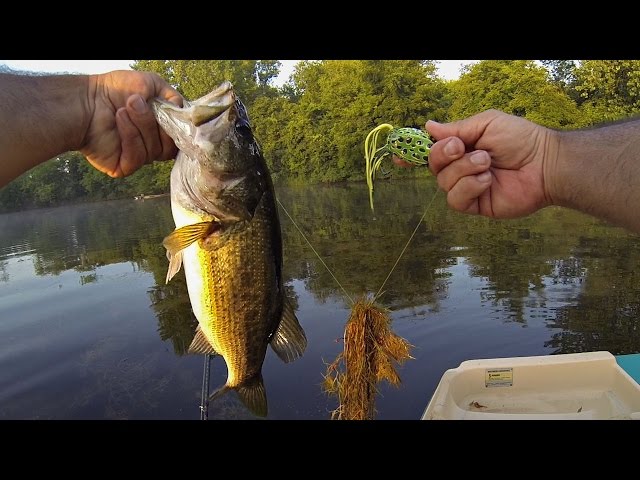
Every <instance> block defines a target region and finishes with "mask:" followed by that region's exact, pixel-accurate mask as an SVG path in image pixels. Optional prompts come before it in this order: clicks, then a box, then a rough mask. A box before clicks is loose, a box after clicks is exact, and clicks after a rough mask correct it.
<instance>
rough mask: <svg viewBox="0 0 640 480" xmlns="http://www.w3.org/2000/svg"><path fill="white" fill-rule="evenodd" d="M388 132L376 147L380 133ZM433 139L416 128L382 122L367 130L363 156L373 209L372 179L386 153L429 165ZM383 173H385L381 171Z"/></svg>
mask: <svg viewBox="0 0 640 480" xmlns="http://www.w3.org/2000/svg"><path fill="white" fill-rule="evenodd" d="M384 132H389V134H388V135H387V141H386V142H385V144H384V145H382V146H381V147H378V137H379V136H380V134H381V133H384ZM431 145H433V140H431V138H430V137H429V134H428V133H426V132H424V131H423V130H420V129H418V128H411V127H403V128H395V127H394V126H393V125H389V124H388V123H383V124H382V125H379V126H378V127H376V128H374V129H373V130H371V132H369V135H367V138H366V139H365V141H364V157H365V162H366V166H367V170H366V175H367V184H368V185H369V204H370V205H371V210H373V180H374V179H375V177H376V172H377V171H378V170H381V166H382V160H384V159H385V158H386V157H387V156H388V155H395V156H396V157H398V158H401V159H402V160H404V161H406V162H409V163H413V164H415V165H426V166H429V153H431ZM382 173H383V175H385V174H386V173H385V172H384V170H383V171H382Z"/></svg>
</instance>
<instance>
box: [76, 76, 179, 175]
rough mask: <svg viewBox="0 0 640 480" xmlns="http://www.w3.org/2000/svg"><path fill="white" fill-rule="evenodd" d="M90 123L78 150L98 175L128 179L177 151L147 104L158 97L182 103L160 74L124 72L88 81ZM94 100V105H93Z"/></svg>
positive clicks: (172, 156)
mask: <svg viewBox="0 0 640 480" xmlns="http://www.w3.org/2000/svg"><path fill="white" fill-rule="evenodd" d="M89 94H90V96H89V99H90V101H89V106H90V107H92V108H91V110H90V112H91V119H90V121H89V126H88V129H87V132H86V134H85V137H84V139H83V142H82V144H81V148H80V149H79V150H80V151H81V152H82V153H83V154H84V155H85V156H86V157H87V160H89V162H90V163H91V165H93V166H94V167H95V168H96V169H98V170H100V171H101V172H103V173H106V174H107V175H109V176H111V177H116V178H117V177H124V176H127V175H130V174H132V173H133V172H135V171H136V170H138V169H139V168H140V167H142V166H143V165H145V164H147V163H152V162H153V161H155V160H169V159H171V158H175V156H176V154H177V153H178V150H177V148H176V146H175V144H174V143H173V140H172V139H171V137H169V135H167V134H166V133H165V132H164V130H162V129H161V128H160V127H159V126H158V123H157V122H156V119H155V117H154V115H153V112H152V111H151V108H150V107H149V105H148V104H147V101H149V100H150V99H152V98H154V97H158V98H161V99H163V100H166V101H168V102H170V103H172V104H174V105H177V106H181V105H182V97H181V96H180V94H179V93H178V92H177V91H176V90H174V89H173V88H172V87H171V86H170V85H169V84H168V83H167V82H165V81H164V80H163V79H162V78H161V77H160V76H159V75H156V74H155V73H146V72H133V71H131V72H130V71H126V70H119V71H114V72H110V73H105V74H101V75H90V76H89ZM91 100H93V102H91Z"/></svg>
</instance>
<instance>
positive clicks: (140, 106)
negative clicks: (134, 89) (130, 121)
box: [131, 95, 147, 113]
mask: <svg viewBox="0 0 640 480" xmlns="http://www.w3.org/2000/svg"><path fill="white" fill-rule="evenodd" d="M131 106H132V107H133V109H134V110H135V111H136V112H138V113H145V112H146V111H147V102H145V101H144V100H143V99H142V97H141V96H140V95H136V97H135V98H134V99H133V101H132V102H131Z"/></svg>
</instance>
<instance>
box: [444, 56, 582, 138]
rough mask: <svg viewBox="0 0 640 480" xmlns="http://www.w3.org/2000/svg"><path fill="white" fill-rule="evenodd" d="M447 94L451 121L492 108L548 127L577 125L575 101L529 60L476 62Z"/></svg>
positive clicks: (578, 122) (577, 114)
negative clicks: (449, 99)
mask: <svg viewBox="0 0 640 480" xmlns="http://www.w3.org/2000/svg"><path fill="white" fill-rule="evenodd" d="M451 92H452V97H453V103H452V105H451V109H450V111H449V114H450V116H451V118H452V119H453V120H456V119H460V118H466V117H468V116H471V115H474V114H476V113H479V112H482V111H484V110H487V109H490V108H496V109H498V110H502V111H504V112H506V113H511V114H514V115H518V116H520V117H524V118H527V119H529V120H531V121H534V122H536V123H540V124H542V125H545V126H547V127H551V128H569V127H574V126H577V125H579V124H580V115H579V111H578V108H577V106H576V104H575V102H573V101H572V100H571V99H570V98H569V96H568V95H567V94H566V93H565V92H564V91H562V89H561V88H560V87H559V86H558V85H554V84H553V83H551V82H549V77H548V73H547V71H546V69H545V68H544V67H540V66H538V65H536V64H535V63H534V62H533V61H531V60H515V61H512V60H485V61H481V62H478V63H476V64H474V65H471V66H469V68H468V69H467V71H466V73H463V74H462V75H461V76H460V78H459V79H458V80H457V81H454V82H452V83H451Z"/></svg>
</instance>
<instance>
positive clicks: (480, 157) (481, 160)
mask: <svg viewBox="0 0 640 480" xmlns="http://www.w3.org/2000/svg"><path fill="white" fill-rule="evenodd" d="M469 160H471V163H473V164H475V165H486V164H487V163H489V159H488V158H487V154H486V153H485V152H476V153H474V154H473V155H471V156H470V157H469Z"/></svg>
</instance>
